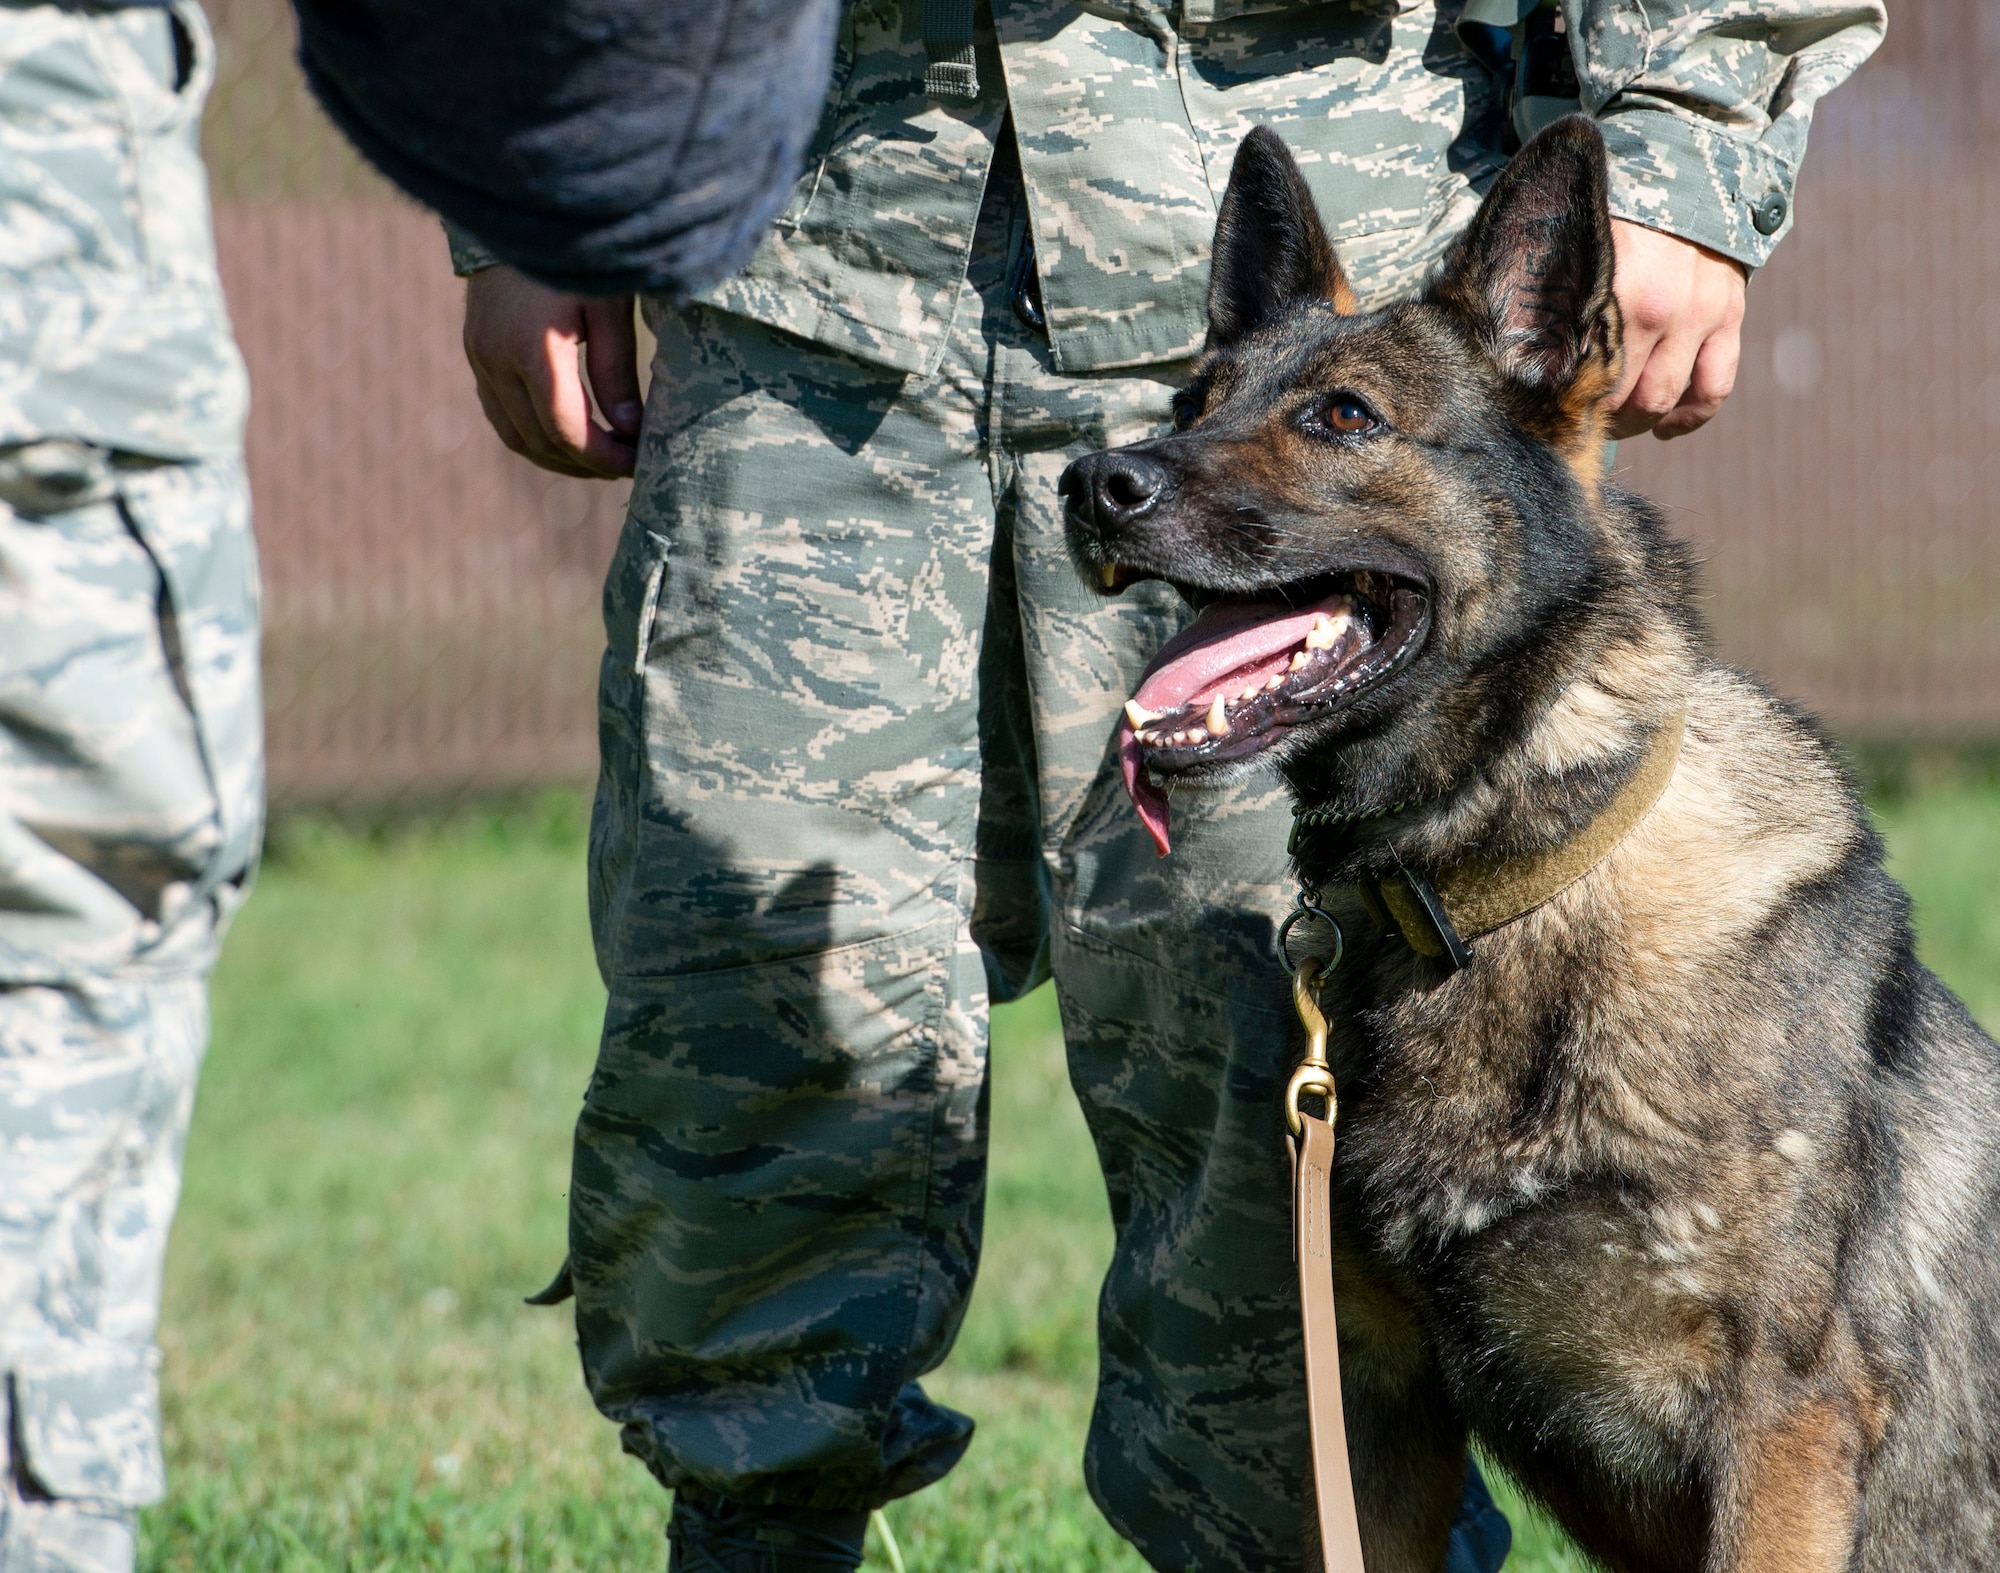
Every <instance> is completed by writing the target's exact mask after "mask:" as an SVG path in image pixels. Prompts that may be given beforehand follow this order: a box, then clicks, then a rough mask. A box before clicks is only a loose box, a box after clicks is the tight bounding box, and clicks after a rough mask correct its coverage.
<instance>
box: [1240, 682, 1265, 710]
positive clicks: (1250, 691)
mask: <svg viewBox="0 0 2000 1573" xmlns="http://www.w3.org/2000/svg"><path fill="white" fill-rule="evenodd" d="M1263 691H1264V689H1263V686H1262V685H1261V684H1259V683H1252V684H1251V685H1250V686H1249V687H1248V688H1246V689H1244V690H1243V692H1242V693H1240V694H1238V695H1237V696H1236V702H1237V703H1238V704H1240V705H1247V704H1248V703H1250V701H1251V700H1253V699H1255V698H1256V697H1257V696H1258V695H1259V694H1261V693H1262V692H1263Z"/></svg>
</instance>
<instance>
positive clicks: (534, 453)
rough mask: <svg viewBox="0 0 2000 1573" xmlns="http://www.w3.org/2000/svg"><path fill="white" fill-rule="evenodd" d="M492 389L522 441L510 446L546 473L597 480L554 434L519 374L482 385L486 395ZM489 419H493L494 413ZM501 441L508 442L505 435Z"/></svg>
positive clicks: (528, 387)
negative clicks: (553, 472) (546, 471)
mask: <svg viewBox="0 0 2000 1573" xmlns="http://www.w3.org/2000/svg"><path fill="white" fill-rule="evenodd" d="M489 386H490V390H491V394H492V398H493V401H494V403H496V404H497V405H499V407H500V412H501V415H502V417H503V418H504V419H505V420H506V421H507V423H508V424H509V425H510V426H511V427H512V428H513V429H514V431H515V432H516V433H518V434H519V439H520V440H519V442H518V443H512V442H509V443H507V446H508V447H510V448H512V449H513V450H514V451H515V452H516V453H518V454H520V455H521V456H522V457H523V458H525V459H528V460H531V461H532V462H533V463H535V464H538V465H540V466H541V467H542V468H543V469H545V470H554V471H555V472H556V473H557V474H559V475H575V476H581V477H584V478H586V479H596V472H594V471H592V470H588V469H586V468H584V466H583V465H582V464H580V463H579V462H578V461H577V459H576V457H575V456H574V455H573V454H571V453H570V452H569V451H568V449H567V448H565V447H564V446H563V445H562V443H561V442H560V441H559V440H558V439H557V438H556V437H555V435H554V434H553V433H552V432H551V431H550V429H549V425H548V420H547V416H546V414H545V412H544V409H543V407H542V406H541V405H540V404H538V403H537V401H536V399H535V396H534V391H533V390H532V388H530V386H529V384H528V383H527V381H526V380H525V379H524V378H522V377H521V376H520V375H519V374H518V373H516V374H512V375H507V376H501V377H495V378H493V379H491V382H490V384H487V385H482V388H481V392H482V395H484V394H485V393H486V392H487V389H488V387H489ZM482 402H483V400H482ZM488 419H489V420H491V419H492V417H491V414H490V413H489V415H488ZM499 429H500V428H499V423H498V422H497V421H495V422H494V430H496V431H498V430H499ZM500 440H501V441H502V442H506V441H507V438H506V434H505V433H504V432H503V433H502V434H501V438H500Z"/></svg>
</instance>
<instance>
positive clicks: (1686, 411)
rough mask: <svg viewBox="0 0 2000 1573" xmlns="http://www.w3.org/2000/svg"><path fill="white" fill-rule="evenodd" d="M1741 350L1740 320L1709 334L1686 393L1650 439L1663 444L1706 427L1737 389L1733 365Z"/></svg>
mask: <svg viewBox="0 0 2000 1573" xmlns="http://www.w3.org/2000/svg"><path fill="white" fill-rule="evenodd" d="M1742 350H1743V334H1742V326H1741V322H1740V319H1739V321H1737V322H1732V323H1729V324H1728V325H1727V326H1725V327H1722V328H1720V329H1718V330H1717V331H1716V332H1714V333H1711V334H1710V335H1709V336H1708V340H1707V342H1706V343H1704V344H1703V345H1702V347H1701V350H1700V352H1699V353H1698V354H1697V355H1696V356H1695V358H1694V370H1693V372H1692V373H1691V374H1690V375H1689V377H1688V385H1687V391H1686V392H1685V393H1683V394H1682V395H1681V399H1680V402H1679V403H1678V404H1676V405H1675V406H1674V407H1673V409H1671V410H1669V411H1668V412H1667V414H1666V415H1665V416H1664V417H1663V418H1662V419H1661V421H1660V424H1659V425H1657V426H1655V427H1654V428H1653V435H1654V436H1655V437H1658V438H1660V439H1661V440H1662V441H1666V440H1668V439H1671V438H1674V437H1685V436H1686V435H1687V434H1688V433H1689V432H1691V431H1694V430H1696V429H1697V428H1699V427H1702V426H1705V425H1707V424H1708V422H1709V421H1710V420H1712V419H1713V418H1714V417H1715V414H1716V412H1717V411H1718V410H1720V409H1721V408H1722V402H1723V400H1725V399H1727V398H1728V397H1729V395H1730V393H1731V392H1733V391H1734V389H1735V387H1736V364H1737V361H1738V360H1739V358H1740V357H1741V355H1742Z"/></svg>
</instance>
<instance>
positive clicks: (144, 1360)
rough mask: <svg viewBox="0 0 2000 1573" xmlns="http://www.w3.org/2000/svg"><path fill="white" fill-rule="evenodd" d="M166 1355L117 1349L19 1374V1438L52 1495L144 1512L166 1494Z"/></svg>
mask: <svg viewBox="0 0 2000 1573" xmlns="http://www.w3.org/2000/svg"><path fill="white" fill-rule="evenodd" d="M159 1358H160V1357H159V1352H158V1351H157V1350H155V1349H150V1348H149V1349H130V1348H122V1347H119V1346H117V1345H105V1346H101V1347H98V1348H93V1349H89V1350H84V1351H79V1352H76V1353H73V1354H72V1353H65V1354H62V1355H60V1356H55V1357H51V1358H48V1359H40V1360H37V1361H36V1363H35V1364H34V1366H33V1367H32V1368H29V1367H17V1368H16V1369H15V1371H14V1380H13V1388H14V1428H15V1429H14V1434H15V1436H16V1437H17V1438H18V1440H19V1443H20V1448H21V1463H22V1466H23V1468H24V1469H25V1470H26V1472H27V1475H28V1477H29V1478H30V1479H31V1480H33V1481H34V1483H35V1484H36V1485H38V1486H40V1487H41V1488H42V1490H44V1491H46V1492H47V1493H48V1494H49V1495H50V1496H52V1497H63V1498H66V1499H69V1500H84V1501H95V1502H110V1503H115V1504H117V1505H118V1506H120V1507H144V1506H145V1505H146V1504H147V1503H149V1502H157V1501H159V1500H160V1498H161V1496H162V1495H164V1494H165V1491H166V1465H165V1462H164V1461H163V1460H162V1459H161V1457H160V1384H159Z"/></svg>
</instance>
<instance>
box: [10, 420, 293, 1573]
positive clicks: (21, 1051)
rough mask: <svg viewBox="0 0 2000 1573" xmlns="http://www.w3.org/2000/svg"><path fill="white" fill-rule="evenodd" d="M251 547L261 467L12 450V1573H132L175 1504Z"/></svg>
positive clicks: (248, 627)
mask: <svg viewBox="0 0 2000 1573" xmlns="http://www.w3.org/2000/svg"><path fill="white" fill-rule="evenodd" d="M247 526H248V519H247V499H246V494H245V488H244V478H243V473H242V470H241V467H240V466H238V465H233V464H227V463H220V462H216V463H206V464H171V463H160V462H157V461H149V460H138V459H133V458H131V457H130V456H125V457H122V458H121V457H117V456H113V455H110V454H108V453H105V452H104V451H103V450H100V449H96V448H93V447H90V446H89V445H86V444H80V443H75V442H68V441H62V442H44V443H39V444H30V445H20V446H14V447H9V448H5V449H0V627H4V628H6V629H7V631H8V633H7V638H6V640H5V641H4V643H0V1155H3V1156H0V1163H4V1166H5V1168H4V1173H5V1183H4V1186H0V1370H4V1373H5V1400H6V1403H7V1406H8V1415H7V1420H8V1424H7V1425H6V1427H5V1437H6V1449H7V1455H6V1462H7V1466H8V1467H7V1468H6V1470H5V1472H4V1477H5V1478H4V1485H0V1573H19V1570H28V1569H32V1570H35V1573H44V1570H47V1573H56V1570H64V1573H69V1570H76V1573H127V1570H129V1569H130V1567H131V1566H132V1560H133V1520H134V1514H135V1512H136V1510H137V1508H139V1507H140V1506H142V1505H144V1504H146V1503H148V1502H152V1501H155V1500H157V1499H158V1498H159V1496H160V1494H161V1492H162V1490H163V1487H164V1476H163V1468H162V1462H161V1455H160V1437H159V1413H158V1403H159V1400H158V1391H157V1375H156V1371H157V1365H158V1354H157V1351H156V1350H155V1349H154V1347H153V1343H152V1339H153V1331H154V1325H155V1322H156V1320H157V1316H158V1311H159V1302H160V1275H161V1268H162V1263H163V1260H164V1257H165V1253H166V1245H167V1235H168V1229H169V1226H170V1224H171V1223H172V1219H173V1213H174V1207H175V1203H176V1201H177V1199H178V1196H179V1191H180V1162H181V1152H182V1147H183V1144H184V1141H185V1139H186V1134H187V1126H188V1119H189V1115H190V1112H191V1110H192V1107H193V1102H194V1091H195V1079H196V1073H197V1071H198V1069H199V1066H200V1063H201V1058H202V1053H203V1049H204V1046H205V1045H206V1042H207V1038H208V1011H207V1001H206V993H205V986H204V979H205V975H206V972H207V969H208V966H209V963H210V960H211V959H212V957H213V954H214V949H215V946H216V944H217V942H218V940H219V937H220V932H221V929H222V927H223V925H224V923H225V921H226V919H227V916H228V914H229V912H230V911H231V910H232V909H233V908H234V906H235V904H236V903H237V902H238V901H239V900H240V899H241V894H242V885H243V882H244V880H245V877H246V870H247V864H248V861H249V857H250V852H251V849H252V848H253V847H254V845H255V836H256V821H255V804H256V802H257V800H258V795H259V786H260V781H259V778H258V768H259V765H258V730H257V720H256V711H257V685H256V677H255V655H256V623H255V611H256V605H255V565H254V561H253V560H252V559H251V557H250V555H249V537H248V531H247ZM246 814H247V815H248V816H249V820H248V822H247V823H246V822H245V815H246Z"/></svg>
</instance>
